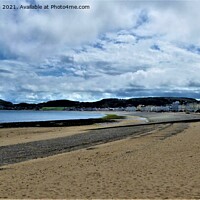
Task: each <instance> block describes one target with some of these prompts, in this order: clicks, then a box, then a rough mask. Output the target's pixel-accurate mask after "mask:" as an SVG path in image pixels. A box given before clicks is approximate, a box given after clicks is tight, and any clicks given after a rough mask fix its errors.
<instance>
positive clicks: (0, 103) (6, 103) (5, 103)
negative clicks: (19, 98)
mask: <svg viewBox="0 0 200 200" xmlns="http://www.w3.org/2000/svg"><path fill="white" fill-rule="evenodd" d="M10 106H11V107H12V106H13V104H12V103H11V102H9V101H4V100H2V99H0V108H1V107H10Z"/></svg>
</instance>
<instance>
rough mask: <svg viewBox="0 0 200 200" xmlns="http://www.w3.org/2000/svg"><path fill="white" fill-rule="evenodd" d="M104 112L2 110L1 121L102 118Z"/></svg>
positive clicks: (0, 113) (0, 111) (0, 112)
mask: <svg viewBox="0 0 200 200" xmlns="http://www.w3.org/2000/svg"><path fill="white" fill-rule="evenodd" d="M103 116H104V114H102V113H97V112H87V111H32V110H31V111H30V110H19V111H16V110H0V123H6V122H35V121H53V120H70V119H89V118H101V117H103Z"/></svg>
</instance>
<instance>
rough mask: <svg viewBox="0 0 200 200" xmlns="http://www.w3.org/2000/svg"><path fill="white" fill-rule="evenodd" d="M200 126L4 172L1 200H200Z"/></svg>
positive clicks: (0, 173)
mask: <svg viewBox="0 0 200 200" xmlns="http://www.w3.org/2000/svg"><path fill="white" fill-rule="evenodd" d="M199 130H200V122H196V123H187V124H185V123H174V124H171V123H169V124H165V126H161V125H160V127H157V128H155V129H153V130H152V131H150V132H148V133H143V134H142V135H136V136H134V135H133V136H129V137H128V138H126V139H123V140H119V141H115V142H110V143H107V144H101V145H97V146H94V147H92V148H87V149H81V150H77V151H73V152H69V153H63V154H59V155H54V156H50V157H47V158H39V159H36V160H30V161H26V162H22V163H18V164H12V165H6V166H3V167H1V168H0V198H40V199H41V198H51V199H56V198H57V199H58V198H60V199H62V198H64V199H66V198H81V199H83V198H101V199H102V198H104V199H108V198H118V199H119V198H120V199H122V198H129V199H130V198H140V199H144V198H152V199H154V198H162V199H163V198H170V199H172V198H173V199H174V198H186V199H192V198H193V199H199V198H200V190H199V188H200V168H199V166H200V144H199V141H200V134H199Z"/></svg>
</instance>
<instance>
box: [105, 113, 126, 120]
mask: <svg viewBox="0 0 200 200" xmlns="http://www.w3.org/2000/svg"><path fill="white" fill-rule="evenodd" d="M125 118H126V117H125V116H120V115H115V114H107V115H106V116H105V117H103V118H102V119H104V120H111V119H125Z"/></svg>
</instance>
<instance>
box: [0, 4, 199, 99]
mask: <svg viewBox="0 0 200 200" xmlns="http://www.w3.org/2000/svg"><path fill="white" fill-rule="evenodd" d="M30 3H32V4H40V5H47V4H48V5H51V4H56V5H89V6H90V9H87V10H52V9H49V10H44V9H42V10H21V9H18V10H4V9H2V5H3V4H14V5H16V6H20V5H29V4H30ZM0 4H1V10H0V99H4V100H8V101H12V102H15V103H16V102H30V103H31V102H34V103H36V102H43V101H48V100H54V99H70V100H79V101H95V100H99V99H102V98H110V97H118V98H130V97H147V96H185V97H193V98H197V99H200V73H199V72H200V23H199V21H200V12H199V9H200V1H198V0H188V1H187V0H177V1H173V0H154V1H151V0H145V1H142V0H138V1H137V0H132V1H131V0H128V1H126V0H120V1H119V0H109V1H105V0H88V1H83V0H82V1H48V0H40V1H38V0H35V1H33V0H32V1H30V0H29V1H28V0H18V1H15V0H12V1H9V0H3V1H1V3H0Z"/></svg>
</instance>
